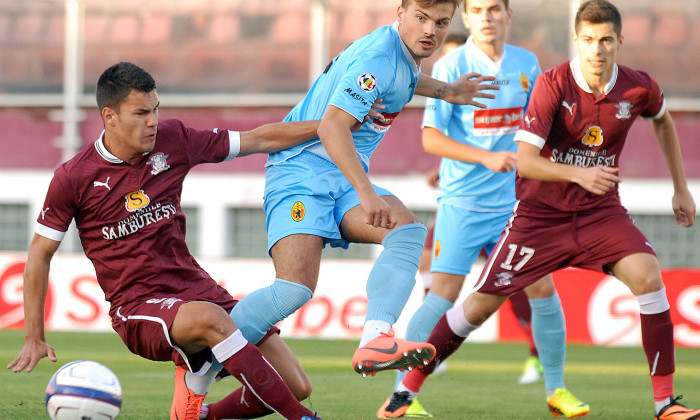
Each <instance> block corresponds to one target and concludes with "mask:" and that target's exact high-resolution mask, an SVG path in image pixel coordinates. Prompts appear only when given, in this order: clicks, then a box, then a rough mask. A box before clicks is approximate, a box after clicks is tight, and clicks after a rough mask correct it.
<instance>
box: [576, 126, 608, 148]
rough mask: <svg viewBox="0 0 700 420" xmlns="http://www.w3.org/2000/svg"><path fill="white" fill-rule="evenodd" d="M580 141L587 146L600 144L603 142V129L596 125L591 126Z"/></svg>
mask: <svg viewBox="0 0 700 420" xmlns="http://www.w3.org/2000/svg"><path fill="white" fill-rule="evenodd" d="M581 142H583V144H585V145H586V146H588V147H593V146H600V145H601V144H603V130H602V129H601V128H600V127H598V126H597V125H593V126H591V127H590V128H589V129H588V131H586V134H585V135H584V136H583V138H582V139H581Z"/></svg>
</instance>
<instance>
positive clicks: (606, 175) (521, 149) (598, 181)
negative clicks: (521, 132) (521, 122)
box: [516, 141, 620, 195]
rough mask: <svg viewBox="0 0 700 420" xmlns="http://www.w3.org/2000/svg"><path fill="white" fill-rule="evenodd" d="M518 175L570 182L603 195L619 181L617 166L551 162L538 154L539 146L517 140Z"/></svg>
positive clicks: (540, 179)
mask: <svg viewBox="0 0 700 420" xmlns="http://www.w3.org/2000/svg"><path fill="white" fill-rule="evenodd" d="M516 159H517V161H518V164H517V169H518V175H519V176H521V177H522V178H531V179H537V180H539V181H554V182H570V183H574V184H578V185H580V186H581V187H583V188H584V189H586V190H587V191H589V192H592V193H593V194H598V195H603V194H605V193H607V192H608V191H609V190H610V189H611V188H613V187H614V186H615V185H617V183H619V182H620V178H619V177H618V176H617V174H618V172H619V168H611V167H606V166H592V167H589V168H583V167H580V166H574V165H568V164H566V163H558V162H552V161H551V160H549V159H547V158H544V157H542V156H540V148H539V147H538V146H536V145H534V144H531V143H528V142H525V141H519V142H518V153H517V157H516Z"/></svg>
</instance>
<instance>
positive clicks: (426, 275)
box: [419, 271, 433, 289]
mask: <svg viewBox="0 0 700 420" xmlns="http://www.w3.org/2000/svg"><path fill="white" fill-rule="evenodd" d="M419 274H420V278H421V279H423V288H424V289H430V286H432V285H433V273H432V272H430V271H421V272H419Z"/></svg>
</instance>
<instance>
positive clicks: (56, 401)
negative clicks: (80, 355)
mask: <svg viewBox="0 0 700 420" xmlns="http://www.w3.org/2000/svg"><path fill="white" fill-rule="evenodd" d="M121 406H122V386H121V385H120V384H119V379H117V376H116V375H115V374H114V373H113V372H112V371H111V370H109V368H107V366H105V365H102V364H100V363H97V362H94V361H92V360H77V361H75V362H70V363H68V364H66V365H64V366H62V367H61V368H60V369H59V370H57V371H56V373H54V375H53V377H52V378H51V380H50V381H49V385H48V386H47V387H46V410H48V412H49V417H50V418H51V420H69V419H70V420H113V419H115V418H116V417H117V415H118V414H119V410H120V409H121Z"/></svg>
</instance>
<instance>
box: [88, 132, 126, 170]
mask: <svg viewBox="0 0 700 420" xmlns="http://www.w3.org/2000/svg"><path fill="white" fill-rule="evenodd" d="M104 137H105V131H104V130H102V134H100V137H99V138H98V139H97V140H95V150H97V153H98V154H99V155H100V156H102V159H104V160H106V161H107V162H110V163H123V162H124V161H123V160H121V159H119V158H118V157H116V156H114V155H113V154H111V153H110V152H109V150H107V148H106V147H105V143H104Z"/></svg>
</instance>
